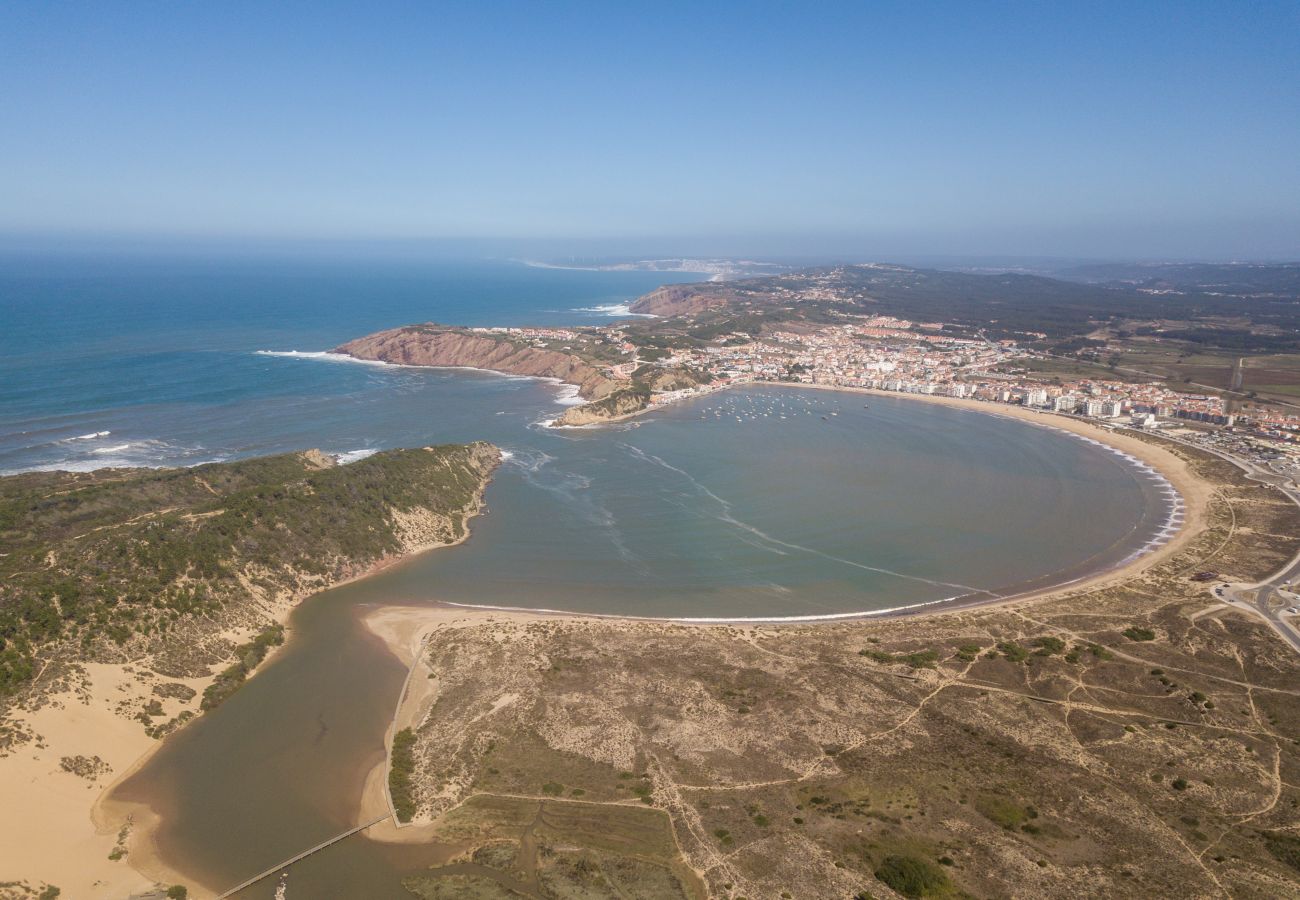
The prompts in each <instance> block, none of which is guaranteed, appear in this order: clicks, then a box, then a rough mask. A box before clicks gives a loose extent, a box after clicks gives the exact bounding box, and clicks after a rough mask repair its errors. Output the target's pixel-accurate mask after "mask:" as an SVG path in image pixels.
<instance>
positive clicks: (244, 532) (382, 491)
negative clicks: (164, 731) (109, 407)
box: [0, 443, 499, 697]
mask: <svg viewBox="0 0 1300 900" xmlns="http://www.w3.org/2000/svg"><path fill="white" fill-rule="evenodd" d="M498 459H499V454H498V451H497V450H496V449H495V448H494V447H492V446H490V445H488V444H483V443H477V444H471V445H467V446H461V445H447V446H439V447H430V448H423V449H413V450H392V451H387V452H383V453H377V454H375V455H374V456H371V457H369V458H367V459H364V460H361V461H359V462H356V463H353V464H351V465H347V466H340V465H336V464H335V462H334V460H333V459H331V458H329V457H326V456H324V455H322V454H320V453H319V452H316V451H308V452H305V453H292V454H284V455H280V456H270V457H265V458H261V459H251V460H243V461H240V462H231V463H216V464H212V465H205V466H199V467H196V468H192V469H160V470H139V469H133V470H122V469H117V470H111V469H110V470H101V471H97V472H90V473H71V472H37V473H26V474H22V475H16V476H11V477H7V478H0V697H3V696H6V695H9V694H12V693H13V692H14V691H15V690H17V689H19V688H21V687H22V686H23V685H24V684H25V683H27V682H29V681H30V680H31V679H32V678H33V676H34V675H36V674H37V673H38V672H39V671H41V670H42V662H43V661H48V659H50V658H53V657H59V658H62V659H67V660H74V661H75V660H78V659H87V660H102V661H119V660H123V659H129V658H133V657H134V656H137V655H139V654H140V653H143V652H158V651H159V650H160V649H163V648H169V647H170V645H175V644H182V643H185V642H186V641H188V640H191V639H193V638H194V637H195V635H196V634H202V635H204V636H208V635H210V634H211V633H213V632H215V631H218V630H221V629H225V628H231V627H245V628H246V627H262V626H265V624H266V622H267V619H268V616H267V613H268V612H269V611H270V610H271V609H272V608H273V607H274V606H275V604H282V603H285V602H292V601H294V600H297V599H301V598H302V597H303V596H306V594H307V593H310V592H312V591H314V590H319V589H321V588H323V587H327V586H329V585H330V584H334V583H337V582H338V581H340V580H342V579H344V578H347V577H350V576H352V575H354V574H357V573H358V572H361V571H363V570H365V569H366V568H368V567H370V566H372V565H374V564H375V563H376V562H379V561H380V560H382V559H384V558H385V557H389V556H393V555H396V554H402V553H406V552H410V551H411V550H413V549H415V548H417V547H420V546H426V545H430V544H437V543H446V542H450V541H454V540H457V539H459V538H461V537H463V536H464V534H465V527H466V526H465V520H466V518H467V517H468V516H470V515H472V514H473V513H474V512H476V511H477V509H478V505H479V497H480V495H481V492H482V489H483V486H484V484H485V482H486V480H487V478H488V476H489V475H490V473H491V471H492V469H493V467H494V466H495V465H496V462H497V460H498ZM182 633H183V634H184V638H182V637H181V634H182ZM169 638H170V639H169ZM267 640H269V638H268V639H263V641H262V643H266V641H267ZM255 643H256V642H255ZM170 649H173V650H174V649H175V648H174V647H170ZM245 649H247V648H245ZM259 649H260V652H261V653H265V649H266V647H264V646H261V645H260V644H259V645H258V646H257V647H254V648H253V649H251V650H249V652H250V653H254V655H256V651H258V650H259Z"/></svg>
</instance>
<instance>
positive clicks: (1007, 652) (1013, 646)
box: [998, 641, 1029, 663]
mask: <svg viewBox="0 0 1300 900" xmlns="http://www.w3.org/2000/svg"><path fill="white" fill-rule="evenodd" d="M998 649H999V650H1001V651H1002V655H1003V656H1005V657H1006V658H1007V659H1009V660H1011V662H1013V663H1020V662H1024V661H1025V660H1027V659H1029V651H1028V650H1027V649H1026V648H1024V647H1022V646H1020V645H1019V644H1017V643H1016V642H1015V641H1002V642H1001V643H999V644H998Z"/></svg>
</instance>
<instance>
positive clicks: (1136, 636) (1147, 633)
mask: <svg viewBox="0 0 1300 900" xmlns="http://www.w3.org/2000/svg"><path fill="white" fill-rule="evenodd" d="M1123 634H1124V637H1126V638H1128V639H1129V640H1130V641H1154V640H1155V639H1156V633H1155V632H1154V631H1152V630H1151V629H1150V628H1143V627H1141V626H1140V625H1130V626H1129V627H1128V628H1125V629H1124V632H1123Z"/></svg>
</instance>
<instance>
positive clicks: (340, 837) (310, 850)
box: [217, 813, 388, 900]
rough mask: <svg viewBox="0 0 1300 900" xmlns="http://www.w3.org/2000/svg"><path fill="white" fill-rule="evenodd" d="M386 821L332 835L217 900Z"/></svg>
mask: <svg viewBox="0 0 1300 900" xmlns="http://www.w3.org/2000/svg"><path fill="white" fill-rule="evenodd" d="M387 819H388V813H384V814H383V815H382V816H380V817H379V818H377V819H372V820H371V821H369V822H366V823H365V824H364V825H358V826H357V827H356V828H349V829H348V830H347V831H345V832H343V833H342V834H336V835H334V837H332V838H330V839H329V840H327V841H321V842H320V843H319V844H317V845H316V846H315V847H309V848H308V849H306V850H304V851H302V852H301V853H299V854H298V855H297V856H291V857H289V858H288V859H286V860H285V861H284V862H282V863H280V864H279V865H276V866H272V867H271V868H269V869H267V870H266V871H265V872H261V873H259V874H257V875H254V876H253V877H252V878H250V879H248V880H247V881H244V882H241V883H239V884H237V885H235V886H234V887H232V888H231V889H230V890H228V891H226V892H224V893H221V894H218V895H217V900H223V898H225V897H233V896H235V895H236V894H238V893H239V892H240V891H242V890H243V889H244V888H246V887H252V886H253V885H255V884H257V883H258V882H259V881H261V880H262V879H263V878H269V877H270V876H272V875H274V874H275V873H276V872H283V871H284V870H285V869H287V868H289V866H291V865H293V864H294V863H296V862H298V860H300V859H306V858H307V857H308V856H311V855H312V854H313V853H319V852H320V851H321V850H324V849H325V848H326V847H330V846H333V845H334V844H337V843H338V842H339V841H341V840H343V839H344V838H348V837H352V835H354V834H356V833H357V832H358V831H365V830H366V829H367V828H369V827H370V826H371V825H378V824H379V823H380V822H383V821H385V820H387Z"/></svg>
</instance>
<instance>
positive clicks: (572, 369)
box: [335, 324, 618, 400]
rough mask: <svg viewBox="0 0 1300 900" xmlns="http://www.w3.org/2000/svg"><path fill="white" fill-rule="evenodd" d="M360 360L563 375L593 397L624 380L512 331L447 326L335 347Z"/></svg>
mask: <svg viewBox="0 0 1300 900" xmlns="http://www.w3.org/2000/svg"><path fill="white" fill-rule="evenodd" d="M335 352H336V353H346V354H347V355H348V356H353V357H356V358H357V359H372V360H378V361H381V362H389V363H398V364H401V365H407V366H467V367H470V368H475V369H490V370H492V371H494V372H504V373H506V374H508V375H532V376H536V377H540V378H558V379H559V380H561V381H563V382H565V383H566V384H572V385H575V386H576V387H577V388H578V393H579V394H580V395H581V396H582V397H584V398H585V399H587V400H599V399H600V398H602V397H606V396H608V395H609V394H611V393H612V392H613V391H614V390H615V389H616V388H617V387H618V382H616V381H614V380H613V379H612V378H610V377H608V376H607V375H605V374H604V372H602V371H601V370H600V369H599V368H597V367H595V366H593V365H591V364H590V363H588V362H587V361H586V360H584V359H583V358H582V357H580V356H577V355H575V354H572V353H563V352H561V351H558V350H545V349H539V348H537V347H532V346H529V345H528V344H527V343H524V342H522V341H516V340H513V339H511V338H510V337H509V336H508V335H504V334H492V333H484V332H477V331H470V330H468V329H464V328H451V327H447V326H443V325H434V324H428V325H407V326H405V327H402V328H393V329H389V330H388V331H380V332H376V333H375V334H371V335H367V336H366V337H363V338H358V339H356V340H354V341H348V342H347V343H346V344H343V345H341V346H339V347H336V348H335Z"/></svg>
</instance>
